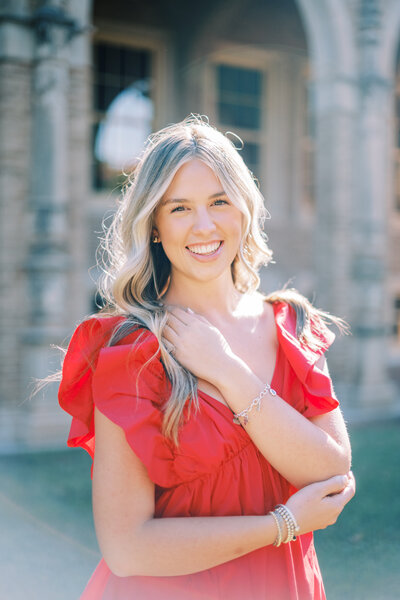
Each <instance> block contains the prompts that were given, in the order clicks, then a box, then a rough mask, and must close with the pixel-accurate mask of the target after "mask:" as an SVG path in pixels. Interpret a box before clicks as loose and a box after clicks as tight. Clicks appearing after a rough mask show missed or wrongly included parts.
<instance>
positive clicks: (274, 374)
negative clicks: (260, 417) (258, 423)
mask: <svg viewBox="0 0 400 600" xmlns="http://www.w3.org/2000/svg"><path fill="white" fill-rule="evenodd" d="M265 302H268V300H265ZM275 307H276V304H275V303H272V309H273V312H274V322H275V327H276V339H277V347H276V356H275V365H274V370H273V372H272V377H271V381H270V386H271V388H272V389H273V390H275V383H276V382H275V380H276V377H277V374H278V366H279V360H280V354H281V345H280V342H279V335H278V324H277V322H276V312H275ZM197 393H198V395H199V396H200V395H202V396H206V398H207V399H208V400H211V401H212V404H214V405H215V406H216V407H222V411H225V412H227V413H228V414H229V415H230V416H231V417H232V415H233V411H232V410H231V409H230V408H229V406H228V405H227V404H225V403H224V402H221V400H218V399H217V398H215V396H211V395H210V394H208V393H207V392H204V391H203V390H198V391H197Z"/></svg>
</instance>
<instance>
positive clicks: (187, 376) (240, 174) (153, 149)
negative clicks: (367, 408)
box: [99, 115, 342, 444]
mask: <svg viewBox="0 0 400 600" xmlns="http://www.w3.org/2000/svg"><path fill="white" fill-rule="evenodd" d="M232 137H233V139H234V140H235V139H238V138H235V137H234V136H233V135H232V136H228V135H223V134H222V133H221V132H219V131H217V130H216V129H215V128H214V127H212V126H211V125H210V124H209V123H208V121H207V120H206V119H205V118H204V117H201V116H198V115H191V116H190V117H188V118H186V119H185V120H183V121H182V122H180V123H176V124H173V125H169V126H168V127H165V128H164V129H162V130H161V131H159V132H157V133H155V134H154V135H151V136H150V138H149V139H148V142H147V144H146V146H145V148H144V151H143V153H142V155H141V156H140V158H139V161H138V163H137V165H136V167H135V169H134V172H133V173H132V175H131V176H130V178H129V180H128V182H127V185H126V187H125V189H124V191H123V194H122V197H121V201H120V203H119V206H118V209H117V211H116V213H115V215H114V217H113V219H112V222H111V225H110V226H109V227H108V228H107V229H106V232H105V237H104V239H103V243H102V250H103V261H102V262H103V271H104V277H103V278H102V281H101V283H100V287H99V291H100V293H101V295H102V297H103V298H104V301H105V308H104V309H103V311H102V313H103V314H114V315H115V314H118V315H123V316H125V317H126V318H125V319H124V320H123V321H122V322H121V323H120V324H119V325H118V326H117V328H116V329H115V330H114V332H113V334H112V336H111V338H110V340H109V342H108V345H110V346H112V345H114V344H116V343H117V342H118V341H119V340H121V339H122V338H124V337H125V336H126V335H128V333H130V332H131V331H132V330H133V329H137V328H138V327H139V328H144V330H149V331H150V332H152V333H153V334H154V335H155V336H156V338H157V340H158V343H159V347H160V353H161V360H162V363H163V365H164V368H165V371H166V373H167V375H168V377H169V380H170V382H171V396H170V398H169V400H168V402H167V403H166V406H165V411H164V418H163V433H164V435H165V436H166V437H167V438H169V439H171V440H173V441H174V442H175V443H176V444H178V432H179V427H180V425H181V423H182V418H183V410H184V407H185V406H186V404H187V403H188V408H189V411H190V410H191V408H192V406H194V407H195V408H196V409H198V406H199V404H198V396H197V379H196V377H195V376H194V375H193V374H192V373H191V372H189V371H188V370H187V369H185V368H184V367H183V366H182V365H181V364H180V363H179V362H178V361H177V360H176V359H175V358H174V356H173V355H172V354H171V353H170V352H169V351H168V348H167V345H166V344H165V342H164V339H163V330H164V326H165V324H166V319H167V317H166V312H165V307H164V306H163V304H162V303H161V302H160V299H161V298H162V296H163V294H164V293H165V291H166V289H167V287H168V282H169V277H170V270H171V265H170V263H169V260H168V258H167V256H166V255H165V253H164V251H163V248H162V244H154V243H152V230H153V227H154V216H155V212H156V209H157V207H158V205H159V203H160V201H161V199H162V197H163V195H164V194H165V192H166V191H167V189H168V187H169V185H170V184H171V182H172V179H173V177H174V176H175V174H176V172H177V171H178V169H179V168H180V167H181V166H182V165H184V164H185V163H186V162H188V161H190V160H192V159H199V160H201V161H203V162H204V163H205V164H206V165H208V166H209V167H210V168H211V169H212V170H213V171H214V173H215V174H216V176H217V177H218V179H219V180H220V182H221V184H222V186H223V189H224V190H225V192H226V193H227V195H228V197H229V199H230V200H231V202H232V203H233V204H235V205H236V206H237V208H238V209H239V210H240V211H241V212H242V215H243V236H242V240H241V243H240V247H239V250H238V253H237V256H236V258H235V259H234V261H233V263H232V266H231V270H232V279H233V283H234V285H235V287H236V289H237V290H238V291H239V292H241V293H247V292H252V291H254V290H256V289H257V288H258V287H259V284H260V278H259V275H258V271H259V269H260V267H261V266H262V265H267V264H268V263H269V262H270V261H271V259H272V252H271V250H270V249H269V247H268V245H267V237H266V235H265V234H264V233H263V225H264V220H265V219H266V217H268V212H267V211H266V209H265V207H264V202H263V197H262V195H261V193H260V190H259V188H258V186H257V184H256V181H255V179H254V177H253V175H252V173H251V172H250V171H249V169H248V168H247V167H246V165H245V163H244V161H243V159H242V157H241V156H240V154H239V152H238V151H237V149H236V147H235V145H234V142H233V141H232ZM266 299H267V300H269V301H270V302H277V301H287V302H290V303H291V304H292V306H293V307H294V308H295V310H296V313H297V324H298V331H297V333H298V336H299V337H300V338H302V340H303V341H304V342H305V343H308V345H309V346H311V347H313V348H317V347H318V344H319V340H318V338H317V337H316V336H314V335H313V333H312V329H311V327H310V322H311V320H312V319H314V320H315V319H321V320H323V321H326V320H328V319H330V320H331V321H334V322H336V323H337V324H338V325H339V326H340V325H341V323H342V322H341V321H340V319H336V318H335V317H330V316H329V315H328V314H327V313H322V312H321V311H317V310H316V309H315V308H314V307H313V306H312V305H311V304H310V303H309V302H308V301H307V300H306V298H304V297H303V296H301V295H300V294H298V293H297V292H295V291H294V290H281V291H280V292H275V293H274V294H273V295H270V296H267V297H266ZM140 337H141V336H139V338H138V340H137V342H136V343H140Z"/></svg>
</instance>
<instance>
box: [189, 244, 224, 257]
mask: <svg viewBox="0 0 400 600" xmlns="http://www.w3.org/2000/svg"><path fill="white" fill-rule="evenodd" d="M221 244H222V241H221V240H218V241H216V242H209V243H208V244H191V245H189V246H186V248H187V249H188V250H189V251H190V252H192V253H193V254H197V255H198V256H210V255H211V254H214V252H216V251H217V250H218V249H219V248H220V246H221Z"/></svg>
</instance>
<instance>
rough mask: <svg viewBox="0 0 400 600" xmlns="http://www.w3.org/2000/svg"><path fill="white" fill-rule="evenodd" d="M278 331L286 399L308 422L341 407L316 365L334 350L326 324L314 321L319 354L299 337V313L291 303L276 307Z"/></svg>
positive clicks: (327, 380) (284, 396) (332, 334)
mask: <svg viewBox="0 0 400 600" xmlns="http://www.w3.org/2000/svg"><path fill="white" fill-rule="evenodd" d="M274 312H275V321H276V329H277V335H278V342H279V347H280V350H281V352H282V353H283V354H284V356H285V358H286V368H285V367H284V368H283V369H282V370H281V371H282V373H283V375H282V381H281V387H282V392H281V393H282V397H283V398H284V399H285V400H286V401H288V402H289V403H290V404H292V406H294V407H295V408H296V409H297V410H298V411H299V412H301V413H302V414H303V415H304V416H306V417H307V418H311V417H315V416H317V415H320V414H324V413H326V412H329V411H331V410H333V409H334V408H336V407H337V406H338V405H339V402H338V399H337V398H336V395H335V392H334V390H333V385H332V380H331V378H330V376H329V375H327V374H326V373H324V372H322V371H321V370H320V369H319V368H318V367H317V366H316V363H317V361H318V359H319V358H320V356H321V355H322V354H324V352H325V351H326V350H327V349H328V348H329V347H330V346H331V344H332V343H333V341H334V339H335V334H334V333H333V332H332V331H331V330H330V329H328V328H327V327H326V325H325V324H324V323H322V322H318V323H317V322H316V321H313V322H312V323H311V329H312V331H313V333H314V335H315V336H317V337H318V338H319V341H320V344H321V347H320V348H319V349H318V350H315V349H311V348H308V347H307V346H305V345H304V344H302V343H301V342H300V341H299V340H298V338H297V336H296V312H295V310H294V309H293V308H292V307H291V306H290V305H289V304H287V303H284V302H280V303H275V304H274Z"/></svg>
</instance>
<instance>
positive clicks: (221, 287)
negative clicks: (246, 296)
mask: <svg viewBox="0 0 400 600" xmlns="http://www.w3.org/2000/svg"><path fill="white" fill-rule="evenodd" d="M178 279H179V281H178ZM242 296H243V295H242V294H241V293H240V292H238V290H237V289H236V288H235V286H234V284H233V281H232V278H231V277H230V275H229V277H228V278H226V277H222V278H219V279H216V280H214V281H212V282H210V281H207V282H199V281H193V280H185V281H180V278H179V277H171V282H170V285H169V287H168V290H167V292H166V293H165V295H164V296H163V302H164V304H170V305H174V306H181V307H184V308H191V309H192V310H193V311H194V312H195V313H198V314H200V315H203V316H204V317H206V318H209V319H211V320H213V317H214V318H215V317H220V318H224V317H225V318H228V317H232V316H233V315H234V313H235V310H236V308H237V307H238V304H239V302H240V300H241V298H242Z"/></svg>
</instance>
